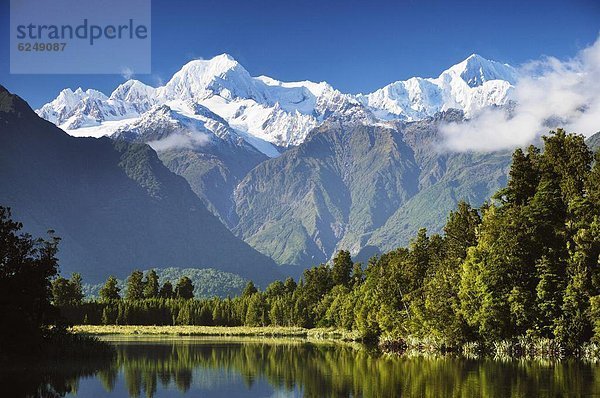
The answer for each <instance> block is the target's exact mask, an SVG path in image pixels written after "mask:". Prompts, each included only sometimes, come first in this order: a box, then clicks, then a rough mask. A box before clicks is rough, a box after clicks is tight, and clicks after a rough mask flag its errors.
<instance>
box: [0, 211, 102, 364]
mask: <svg viewBox="0 0 600 398" xmlns="http://www.w3.org/2000/svg"><path fill="white" fill-rule="evenodd" d="M22 227H23V225H22V224H21V223H18V222H15V221H13V220H12V219H11V212H10V209H8V208H4V207H0V314H2V321H3V325H4V327H2V328H0V363H4V362H5V361H11V363H13V364H14V363H15V362H14V361H15V359H16V358H17V359H19V360H23V361H26V360H28V359H36V360H39V359H41V358H81V357H101V358H110V357H111V355H112V354H113V351H112V349H111V348H110V347H109V346H108V345H107V344H105V343H103V342H101V341H99V340H98V339H96V338H94V337H90V336H81V335H76V334H72V333H69V332H68V331H67V330H66V326H67V324H66V323H65V319H64V318H63V317H62V316H61V315H60V311H59V309H58V307H57V306H55V305H53V303H52V298H53V294H52V289H51V281H52V280H53V279H54V280H56V279H55V278H56V275H57V274H58V259H57V258H56V253H57V251H58V243H59V241H60V239H59V238H58V237H56V236H54V233H53V231H49V238H48V239H42V238H39V239H34V238H33V237H31V235H29V234H25V233H21V229H22ZM80 282H81V278H80V277H79V276H77V275H75V276H74V279H73V284H72V286H74V285H76V284H77V283H80ZM78 297H79V296H78ZM81 297H82V296H81Z"/></svg>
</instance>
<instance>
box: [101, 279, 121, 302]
mask: <svg viewBox="0 0 600 398" xmlns="http://www.w3.org/2000/svg"><path fill="white" fill-rule="evenodd" d="M120 291H121V288H120V287H119V283H118V281H117V278H115V277H114V276H113V275H111V276H109V277H108V279H107V280H106V283H105V284H104V286H102V288H100V300H102V301H112V300H119V299H120V298H121V296H120V295H119V292H120Z"/></svg>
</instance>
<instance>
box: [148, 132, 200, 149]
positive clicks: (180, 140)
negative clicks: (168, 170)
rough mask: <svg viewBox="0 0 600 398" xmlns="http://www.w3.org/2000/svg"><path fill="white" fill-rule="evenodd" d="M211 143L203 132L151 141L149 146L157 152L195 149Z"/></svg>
mask: <svg viewBox="0 0 600 398" xmlns="http://www.w3.org/2000/svg"><path fill="white" fill-rule="evenodd" d="M209 142H210V137H209V136H208V135H207V134H205V133H201V132H193V133H191V134H172V135H169V136H168V137H165V138H163V139H160V140H156V141H150V142H148V145H150V146H151V147H152V149H154V150H155V151H157V152H161V151H166V150H168V149H186V148H188V149H194V148H197V147H200V146H204V145H206V144H208V143H209Z"/></svg>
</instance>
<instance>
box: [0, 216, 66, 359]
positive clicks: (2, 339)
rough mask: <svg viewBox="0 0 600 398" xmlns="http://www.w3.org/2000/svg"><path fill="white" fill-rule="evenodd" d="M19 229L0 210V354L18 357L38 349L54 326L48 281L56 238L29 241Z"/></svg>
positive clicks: (53, 265) (54, 262) (54, 267)
mask: <svg viewBox="0 0 600 398" xmlns="http://www.w3.org/2000/svg"><path fill="white" fill-rule="evenodd" d="M22 228H23V225H22V224H21V223H19V222H15V221H13V220H12V219H11V212H10V209H8V208H5V207H0V313H1V314H2V322H3V324H4V325H8V326H6V327H3V328H0V352H2V353H5V354H9V353H15V352H16V353H18V352H20V351H21V352H22V350H23V349H24V347H25V346H27V349H26V350H28V351H30V350H31V349H32V348H33V349H34V348H35V347H39V346H40V344H41V343H42V341H43V339H44V337H45V336H46V333H47V331H48V327H49V326H50V325H55V324H56V323H57V319H58V317H57V315H58V314H57V311H56V310H55V309H54V307H53V306H52V304H51V299H52V291H51V282H50V280H51V279H52V278H53V277H55V276H56V274H57V272H58V260H57V258H56V254H57V251H58V243H59V238H57V237H55V236H54V235H53V232H52V231H49V235H50V237H49V239H48V240H44V239H33V238H32V237H31V236H30V235H28V234H24V233H21V232H20V231H21V229H22Z"/></svg>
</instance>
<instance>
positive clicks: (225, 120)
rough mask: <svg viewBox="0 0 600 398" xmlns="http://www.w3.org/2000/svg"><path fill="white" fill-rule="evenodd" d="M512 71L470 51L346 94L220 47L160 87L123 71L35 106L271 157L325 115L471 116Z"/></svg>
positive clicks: (506, 93) (87, 121) (66, 119)
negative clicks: (105, 86) (164, 127)
mask: <svg viewBox="0 0 600 398" xmlns="http://www.w3.org/2000/svg"><path fill="white" fill-rule="evenodd" d="M517 79H518V74H517V71H516V69H515V68H513V67H512V66H510V65H507V64H502V63H500V62H496V61H491V60H487V59H485V58H483V57H481V56H479V55H476V54H472V55H470V56H469V57H468V58H467V59H465V60H464V61H462V62H460V63H458V64H456V65H454V66H452V67H450V68H449V69H447V70H445V71H443V72H442V73H441V74H440V75H439V76H438V77H436V78H421V77H413V78H410V79H408V80H404V81H397V82H394V83H391V84H389V85H387V86H385V87H383V88H381V89H379V90H376V91H374V92H372V93H369V94H356V95H354V94H347V93H342V92H340V91H339V90H336V89H335V88H333V87H332V86H331V85H330V84H328V83H326V82H319V83H316V82H311V81H300V82H282V81H279V80H276V79H273V78H271V77H267V76H258V77H253V76H251V75H250V74H249V73H248V71H247V70H246V69H245V68H244V67H243V66H242V65H241V64H240V63H238V62H237V61H236V60H235V59H234V58H233V57H231V56H230V55H228V54H221V55H218V56H215V57H214V58H212V59H209V60H193V61H190V62H188V63H187V64H185V65H184V66H183V67H182V68H181V69H180V70H179V71H178V72H176V73H175V74H174V75H173V76H172V78H171V79H170V80H169V81H168V82H167V83H166V84H164V85H163V86H160V87H151V86H149V85H146V84H144V83H142V82H140V81H138V80H128V81H126V82H125V83H123V84H121V85H119V86H118V87H117V88H116V89H115V90H114V91H113V92H112V93H111V94H110V96H107V95H105V94H103V93H102V92H100V91H97V90H93V89H88V90H85V91H84V90H83V89H81V88H77V89H76V90H75V91H73V90H71V89H69V88H66V89H64V90H63V91H61V92H60V93H59V95H58V96H57V97H56V98H55V99H54V100H53V101H51V102H49V103H47V104H45V105H43V106H42V107H41V108H40V109H38V110H36V113H37V114H38V115H39V116H41V117H43V118H44V119H46V120H48V121H50V122H52V123H54V124H56V125H57V126H59V127H60V128H62V129H63V130H65V131H66V132H67V133H69V134H71V135H74V136H92V137H100V136H105V135H107V136H113V135H115V134H119V132H122V131H128V134H134V132H136V131H138V132H140V134H143V131H144V129H145V130H156V129H157V128H159V127H160V125H161V123H166V122H167V121H168V122H169V123H178V126H179V127H178V131H182V130H186V129H187V130H188V131H187V132H183V133H181V134H184V135H188V136H190V135H193V134H196V133H197V134H203V135H205V136H206V137H209V139H208V142H210V141H211V140H210V137H211V136H212V137H218V138H219V139H221V140H233V141H239V140H243V141H245V142H246V143H247V144H248V145H251V146H252V147H254V148H256V149H257V150H258V151H260V152H262V153H263V154H265V155H267V156H269V157H276V156H278V155H279V154H280V152H281V150H283V149H285V148H288V147H291V146H296V145H299V144H301V143H302V142H304V140H305V139H306V137H307V135H308V134H309V132H310V131H311V130H313V129H314V128H315V127H317V126H319V125H320V124H321V123H323V122H324V121H325V120H327V119H330V118H351V119H359V120H360V121H362V122H363V123H369V124H373V123H385V122H386V121H390V120H402V121H414V120H421V119H424V118H426V117H429V116H433V115H434V114H435V113H437V112H440V111H445V110H448V109H459V110H461V111H463V112H464V114H465V116H466V117H473V116H475V115H476V114H477V113H478V112H479V111H481V110H482V109H484V108H487V107H490V106H503V105H505V104H506V103H507V102H508V101H510V99H511V94H512V91H513V88H514V85H515V83H516V80H517ZM192 121H194V122H192ZM201 141H202V140H201ZM201 141H193V142H201ZM202 142H203V141H202Z"/></svg>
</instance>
